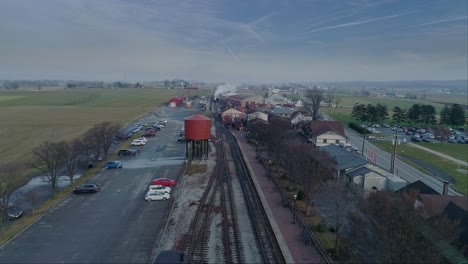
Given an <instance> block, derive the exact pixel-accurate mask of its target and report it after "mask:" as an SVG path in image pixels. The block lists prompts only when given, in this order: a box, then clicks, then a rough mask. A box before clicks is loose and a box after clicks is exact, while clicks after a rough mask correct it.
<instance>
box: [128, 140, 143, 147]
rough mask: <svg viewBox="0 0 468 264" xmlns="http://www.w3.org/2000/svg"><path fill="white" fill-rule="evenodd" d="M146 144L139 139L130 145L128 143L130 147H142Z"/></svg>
mask: <svg viewBox="0 0 468 264" xmlns="http://www.w3.org/2000/svg"><path fill="white" fill-rule="evenodd" d="M145 144H146V141H144V140H141V139H135V140H133V142H132V143H130V145H131V146H144V145H145Z"/></svg>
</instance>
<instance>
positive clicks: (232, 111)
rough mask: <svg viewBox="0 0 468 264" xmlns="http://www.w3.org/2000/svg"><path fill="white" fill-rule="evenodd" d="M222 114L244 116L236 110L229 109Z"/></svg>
mask: <svg viewBox="0 0 468 264" xmlns="http://www.w3.org/2000/svg"><path fill="white" fill-rule="evenodd" d="M222 114H244V113H243V112H241V111H239V110H237V109H234V108H229V109H228V110H226V111H224V112H223V113H222Z"/></svg>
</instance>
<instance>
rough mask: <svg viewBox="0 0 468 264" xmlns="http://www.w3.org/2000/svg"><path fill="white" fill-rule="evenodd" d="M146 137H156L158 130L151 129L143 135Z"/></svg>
mask: <svg viewBox="0 0 468 264" xmlns="http://www.w3.org/2000/svg"><path fill="white" fill-rule="evenodd" d="M143 136H144V137H154V136H156V130H154V129H149V130H147V131H146V132H145V134H144V135H143Z"/></svg>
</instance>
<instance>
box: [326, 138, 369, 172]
mask: <svg viewBox="0 0 468 264" xmlns="http://www.w3.org/2000/svg"><path fill="white" fill-rule="evenodd" d="M322 149H323V150H325V151H326V152H327V153H328V154H329V155H330V157H331V158H332V159H333V160H334V161H335V165H336V173H337V177H338V179H340V178H342V177H341V175H345V173H346V171H348V170H352V169H356V168H359V167H361V166H363V165H366V164H369V161H367V160H366V159H364V158H362V157H361V156H358V155H356V154H353V153H352V152H349V151H347V150H346V149H344V148H342V147H339V146H337V145H335V144H330V145H328V146H325V147H322Z"/></svg>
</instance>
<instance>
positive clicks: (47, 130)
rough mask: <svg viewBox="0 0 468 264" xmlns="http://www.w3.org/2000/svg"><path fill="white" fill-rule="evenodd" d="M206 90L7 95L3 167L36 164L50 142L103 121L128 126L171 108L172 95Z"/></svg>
mask: <svg viewBox="0 0 468 264" xmlns="http://www.w3.org/2000/svg"><path fill="white" fill-rule="evenodd" d="M204 92H205V91H204V90H201V91H187V90H161V89H76V90H58V91H41V92H37V91H34V92H33V91H28V92H21V91H18V92H1V93H0V123H1V124H2V125H1V127H0V137H1V138H2V140H1V141H0V151H1V153H3V155H2V156H1V158H0V165H1V164H6V163H9V162H13V161H15V162H27V161H29V160H31V158H32V153H31V150H32V149H33V148H34V147H35V146H37V145H39V144H40V143H42V142H44V141H46V140H49V141H60V140H69V139H72V138H75V137H78V136H80V135H82V134H83V133H84V132H86V131H87V130H88V129H89V128H91V127H92V126H93V125H95V124H97V123H100V122H103V121H110V122H115V123H118V124H121V125H123V126H125V125H128V124H130V123H132V122H134V121H135V120H137V119H138V118H140V117H142V116H144V115H145V114H147V113H148V112H150V111H152V110H154V109H155V108H158V107H160V106H163V105H165V104H166V102H167V100H168V99H169V98H170V97H173V96H177V95H182V94H184V95H192V94H195V93H197V94H200V95H201V94H202V93H204ZM207 92H208V94H209V91H207ZM208 94H207V95H208ZM6 153H8V155H5V154H6Z"/></svg>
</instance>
